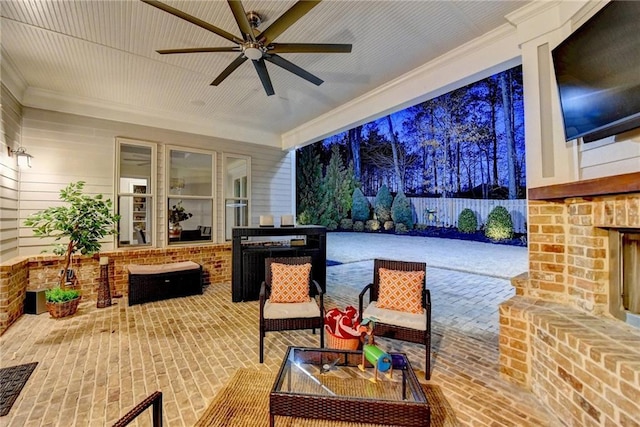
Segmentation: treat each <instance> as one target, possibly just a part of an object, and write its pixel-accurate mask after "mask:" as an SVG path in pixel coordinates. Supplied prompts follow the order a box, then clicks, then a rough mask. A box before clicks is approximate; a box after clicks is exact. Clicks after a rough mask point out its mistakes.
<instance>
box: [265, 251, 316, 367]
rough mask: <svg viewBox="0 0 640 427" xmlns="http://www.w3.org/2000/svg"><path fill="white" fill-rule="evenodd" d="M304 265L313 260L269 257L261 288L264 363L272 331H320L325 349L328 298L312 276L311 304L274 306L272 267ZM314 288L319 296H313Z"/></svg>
mask: <svg viewBox="0 0 640 427" xmlns="http://www.w3.org/2000/svg"><path fill="white" fill-rule="evenodd" d="M272 263H279V264H289V265H300V264H306V263H311V257H308V256H307V257H287V258H267V259H266V260H265V281H264V282H262V285H261V287H260V298H259V300H260V363H262V362H263V360H264V336H265V333H266V332H270V331H288V330H296V329H312V330H313V333H314V334H315V333H316V328H318V329H320V348H322V347H324V295H323V292H322V288H321V287H320V285H319V284H318V282H316V281H315V280H313V279H312V278H311V274H309V294H310V301H309V302H306V303H272V302H270V301H269V297H270V295H271V285H272V274H271V264H272ZM311 286H314V287H315V290H316V294H317V295H316V297H315V298H314V297H311Z"/></svg>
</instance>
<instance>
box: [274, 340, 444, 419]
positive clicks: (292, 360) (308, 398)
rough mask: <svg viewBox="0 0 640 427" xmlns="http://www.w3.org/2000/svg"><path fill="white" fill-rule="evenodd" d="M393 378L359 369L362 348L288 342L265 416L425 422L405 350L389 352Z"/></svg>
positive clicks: (428, 411) (422, 398) (418, 387)
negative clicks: (295, 344) (353, 349)
mask: <svg viewBox="0 0 640 427" xmlns="http://www.w3.org/2000/svg"><path fill="white" fill-rule="evenodd" d="M390 355H391V357H392V359H393V375H392V376H391V378H388V377H386V376H385V375H384V374H380V373H379V374H378V375H379V376H378V381H377V382H372V381H371V379H372V378H373V368H372V367H371V365H370V364H366V365H365V366H366V369H365V372H362V371H361V370H359V369H358V367H357V366H358V364H360V363H362V352H359V351H348V350H347V351H345V350H332V349H318V348H299V347H289V348H288V350H287V353H286V355H285V357H284V361H283V362H282V366H281V367H280V372H278V376H277V378H276V380H275V383H274V384H273V388H272V389H271V393H270V394H269V418H270V425H271V427H273V425H274V423H275V417H276V416H286V417H297V418H316V419H323V420H333V421H347V422H363V423H373V424H387V425H394V426H415V427H422V426H429V425H430V423H431V409H430V408H429V403H428V402H427V398H426V396H425V394H424V390H423V389H422V386H421V385H420V383H419V382H418V378H417V377H416V375H415V373H414V372H413V369H412V368H411V364H410V363H409V360H408V359H407V357H406V355H404V354H402V353H390Z"/></svg>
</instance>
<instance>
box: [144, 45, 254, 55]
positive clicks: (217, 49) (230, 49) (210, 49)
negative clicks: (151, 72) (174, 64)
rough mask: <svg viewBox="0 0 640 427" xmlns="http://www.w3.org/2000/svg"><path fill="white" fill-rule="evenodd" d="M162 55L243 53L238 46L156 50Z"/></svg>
mask: <svg viewBox="0 0 640 427" xmlns="http://www.w3.org/2000/svg"><path fill="white" fill-rule="evenodd" d="M156 52H158V53H159V54H160V55H167V54H172V53H200V52H242V49H241V48H240V47H238V46H229V47H189V48H184V49H160V50H156Z"/></svg>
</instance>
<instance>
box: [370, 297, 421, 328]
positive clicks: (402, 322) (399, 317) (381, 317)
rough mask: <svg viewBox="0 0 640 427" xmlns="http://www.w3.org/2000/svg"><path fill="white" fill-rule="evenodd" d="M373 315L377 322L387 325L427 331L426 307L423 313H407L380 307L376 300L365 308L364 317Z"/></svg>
mask: <svg viewBox="0 0 640 427" xmlns="http://www.w3.org/2000/svg"><path fill="white" fill-rule="evenodd" d="M367 317H370V318H371V317H373V318H374V321H375V322H380V323H386V324H387V325H394V326H402V327H405V328H409V329H417V330H419V331H425V330H426V329H427V317H426V315H425V313H424V309H423V310H422V312H421V313H418V314H416V313H407V312H404V311H398V310H388V309H386V308H379V307H378V306H377V302H376V301H372V302H371V304H369V305H368V306H367V308H365V309H364V312H363V313H362V318H367Z"/></svg>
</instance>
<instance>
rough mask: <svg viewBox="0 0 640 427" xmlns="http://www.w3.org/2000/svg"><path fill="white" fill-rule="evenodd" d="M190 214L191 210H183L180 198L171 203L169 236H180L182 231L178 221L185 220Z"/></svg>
mask: <svg viewBox="0 0 640 427" xmlns="http://www.w3.org/2000/svg"><path fill="white" fill-rule="evenodd" d="M192 216H193V214H192V213H191V212H187V211H185V209H184V206H182V200H181V201H179V202H178V203H177V204H175V205H173V206H172V207H171V209H170V210H169V237H180V234H181V233H182V226H181V225H180V222H181V221H186V220H188V219H189V218H191V217H192Z"/></svg>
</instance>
